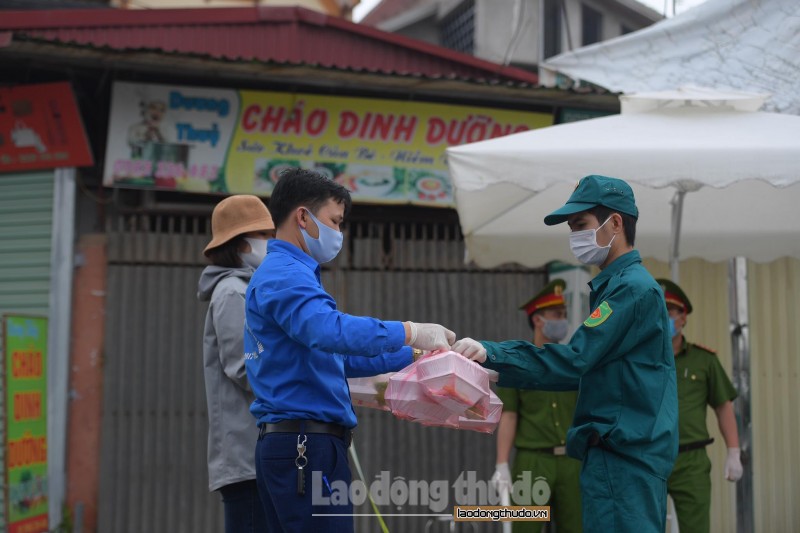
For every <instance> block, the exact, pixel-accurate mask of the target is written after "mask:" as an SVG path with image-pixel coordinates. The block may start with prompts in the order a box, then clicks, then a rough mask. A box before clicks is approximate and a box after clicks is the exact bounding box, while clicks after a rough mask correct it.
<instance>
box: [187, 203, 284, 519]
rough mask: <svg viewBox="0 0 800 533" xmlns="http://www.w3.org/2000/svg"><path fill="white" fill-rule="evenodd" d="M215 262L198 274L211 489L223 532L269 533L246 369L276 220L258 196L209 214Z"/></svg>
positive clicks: (210, 253) (211, 256) (208, 248)
mask: <svg viewBox="0 0 800 533" xmlns="http://www.w3.org/2000/svg"><path fill="white" fill-rule="evenodd" d="M211 233H212V239H211V242H209V243H208V246H206V248H205V250H204V251H203V253H204V254H205V256H206V257H207V258H208V259H209V261H210V262H211V265H210V266H207V267H206V268H205V269H204V270H203V273H202V274H201V275H200V281H199V283H198V290H197V298H198V299H199V300H200V301H203V302H209V305H208V312H207V313H206V321H205V328H204V331H203V365H204V374H205V385H206V402H207V404H208V489H209V490H210V491H215V490H219V491H220V494H221V496H222V501H223V504H224V506H225V531H226V533H245V532H246V533H251V532H252V533H255V532H263V531H266V527H267V526H266V521H265V519H264V510H263V507H262V506H261V501H260V500H259V497H258V487H257V485H256V471H255V466H254V457H253V446H254V443H255V441H256V439H257V438H258V428H257V427H256V425H255V423H254V421H253V416H252V415H251V414H250V410H249V409H250V404H251V403H252V401H253V399H254V398H253V393H252V392H251V390H250V385H249V383H248V382H247V375H246V373H245V368H244V349H243V346H242V344H243V343H242V337H243V330H244V294H245V289H247V284H248V283H249V282H250V277H251V276H252V275H253V272H255V270H256V268H258V266H259V265H260V264H261V261H262V260H263V259H264V257H265V256H266V255H267V239H269V238H272V237H274V236H275V224H273V222H272V217H271V216H270V214H269V211H268V210H267V208H266V206H265V205H264V203H263V202H262V201H261V200H260V199H259V198H258V197H256V196H251V195H236V196H230V197H228V198H226V199H224V200H222V201H221V202H220V203H219V204H217V206H216V207H215V208H214V212H213V214H212V215H211Z"/></svg>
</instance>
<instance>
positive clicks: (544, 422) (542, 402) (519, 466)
mask: <svg viewBox="0 0 800 533" xmlns="http://www.w3.org/2000/svg"><path fill="white" fill-rule="evenodd" d="M565 285H566V284H565V283H564V281H563V280H560V279H559V280H553V281H552V282H551V283H549V284H548V285H547V286H546V287H545V288H544V289H542V290H541V291H540V292H539V293H537V294H536V296H534V297H533V298H531V300H530V301H528V302H526V303H525V304H523V305H522V306H521V307H520V309H523V310H524V311H525V312H526V313H527V314H528V317H531V316H532V315H533V314H534V313H535V312H537V311H540V310H542V309H546V308H548V307H554V306H557V305H564V287H565ZM497 395H498V396H499V397H500V399H501V400H503V411H504V412H506V411H511V412H515V413H517V430H516V434H515V437H514V447H515V448H516V456H515V458H514V464H513V468H512V471H511V476H512V480H516V479H521V477H522V476H523V473H524V472H530V480H531V483H533V491H532V494H533V497H532V498H531V497H528V498H525V497H524V496H523V497H522V498H514V495H513V494H512V498H513V499H514V504H515V505H549V506H550V511H551V513H552V516H553V519H554V521H555V523H556V528H557V530H558V533H571V532H576V533H577V532H580V531H581V487H580V474H581V463H580V461H576V460H575V459H573V458H572V457H569V456H568V455H567V454H566V443H567V429H569V426H570V425H571V424H572V417H573V415H574V414H575V402H576V401H577V399H578V393H577V392H575V391H563V392H558V391H552V392H551V391H537V390H525V389H513V388H507V387H497ZM542 480H544V481H545V482H546V484H543V483H541V481H542ZM548 493H549V499H548V497H547V494H548ZM543 527H544V522H514V524H513V531H514V533H529V532H530V533H538V532H539V531H541V530H542V528H543Z"/></svg>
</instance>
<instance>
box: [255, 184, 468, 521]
mask: <svg viewBox="0 0 800 533" xmlns="http://www.w3.org/2000/svg"><path fill="white" fill-rule="evenodd" d="M349 209H350V193H349V192H348V191H347V189H345V188H344V187H342V186H341V185H339V184H337V183H335V182H333V181H331V180H329V179H327V178H325V177H324V176H321V175H320V174H317V173H315V172H312V171H308V170H302V169H297V168H295V169H289V170H287V171H285V172H284V173H283V174H281V177H280V180H279V181H278V183H277V185H276V186H275V189H274V191H273V193H272V197H271V199H270V203H269V210H270V212H271V213H272V218H273V221H274V222H275V225H276V228H277V232H276V238H275V239H274V240H271V241H270V242H269V245H268V251H267V257H266V259H264V262H263V263H261V266H260V267H259V268H258V270H256V272H255V274H254V275H253V278H252V280H251V281H250V285H249V286H248V288H247V294H246V304H245V321H246V322H245V336H244V338H245V342H244V349H245V360H246V363H245V365H246V368H247V378H248V380H249V382H250V386H251V387H252V389H253V393H254V394H255V397H256V399H255V401H254V402H253V404H252V406H251V407H250V411H251V412H252V413H253V415H254V416H255V417H256V419H257V420H258V426H259V428H260V431H259V440H258V443H257V445H256V478H257V482H258V488H259V494H260V496H261V500H262V503H263V505H264V510H265V513H266V515H267V522H268V525H269V531H270V532H273V531H277V532H306V531H314V532H315V533H321V532H323V531H331V532H337V533H339V532H347V531H352V530H353V518H352V516H341V515H352V512H353V507H352V503H350V502H349V499H348V501H345V502H341V501H339V499H337V498H335V497H334V498H332V497H331V496H333V494H332V493H333V490H332V485H333V486H334V487H340V486H341V483H335V482H344V483H345V484H346V485H347V486H348V487H349V485H350V481H351V474H350V468H349V465H348V461H347V448H348V446H349V444H350V439H351V434H352V430H353V428H354V427H355V426H356V415H355V412H354V411H353V406H352V404H351V402H350V391H349V389H348V386H347V379H346V378H349V377H365V376H373V375H377V374H382V373H384V372H391V371H397V370H400V369H402V368H404V367H406V366H408V365H409V364H411V363H412V362H413V360H414V359H415V358H416V357H418V356H419V355H421V353H422V351H423V350H436V349H447V348H449V347H450V345H451V344H452V343H453V342H454V341H455V334H454V333H453V332H452V331H450V330H448V329H446V328H444V327H443V326H440V325H438V324H417V323H413V322H395V321H381V320H378V319H375V318H369V317H356V316H351V315H347V314H345V313H342V312H340V311H338V310H337V309H336V302H335V301H334V299H333V298H332V297H331V296H330V295H329V294H328V293H327V292H325V290H324V289H323V287H322V283H321V281H320V263H326V262H328V261H331V260H333V259H334V258H335V257H336V255H337V254H338V252H339V250H340V249H341V247H342V240H343V236H342V233H341V231H340V226H341V224H342V222H343V221H344V218H345V216H346V215H347V213H348V211H349ZM334 483H335V484H334ZM336 492H337V494H340V493H341V491H339V490H337V491H336ZM326 514H327V515H333V514H335V515H339V516H324V515H326Z"/></svg>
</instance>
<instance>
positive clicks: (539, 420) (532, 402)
mask: <svg viewBox="0 0 800 533" xmlns="http://www.w3.org/2000/svg"><path fill="white" fill-rule="evenodd" d="M497 396H498V397H499V398H500V399H501V400H503V412H504V413H506V412H513V413H517V432H516V435H515V436H514V447H515V448H517V449H526V450H537V449H540V448H555V447H557V446H564V445H565V444H566V443H567V430H568V429H569V427H570V425H572V417H573V415H574V414H575V404H576V402H577V400H578V394H577V393H576V392H574V391H567V392H551V391H539V390H524V389H509V388H506V387H497Z"/></svg>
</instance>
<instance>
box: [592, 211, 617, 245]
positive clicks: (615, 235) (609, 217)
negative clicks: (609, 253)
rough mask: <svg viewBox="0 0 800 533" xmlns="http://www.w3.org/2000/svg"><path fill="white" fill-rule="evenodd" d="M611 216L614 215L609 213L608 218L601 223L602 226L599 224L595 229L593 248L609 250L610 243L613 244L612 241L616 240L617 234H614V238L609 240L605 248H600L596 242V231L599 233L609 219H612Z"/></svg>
mask: <svg viewBox="0 0 800 533" xmlns="http://www.w3.org/2000/svg"><path fill="white" fill-rule="evenodd" d="M613 216H614V213H611V214H610V215H608V218H607V219H606V220H605V222H603V223H602V224H600V225H599V226H598V227H597V228H596V229H595V230H594V245H595V246H597V247H598V248H611V243H612V242H614V239H616V238H617V235H618V233H615V234H614V236H613V237H611V240H610V241H608V244H606V245H605V246H600V243H599V242H597V232H598V231H600V229H601V228H602V227H603V226H605V225H606V223H607V222H608V221H609V220H611V218H612V217H613Z"/></svg>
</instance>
